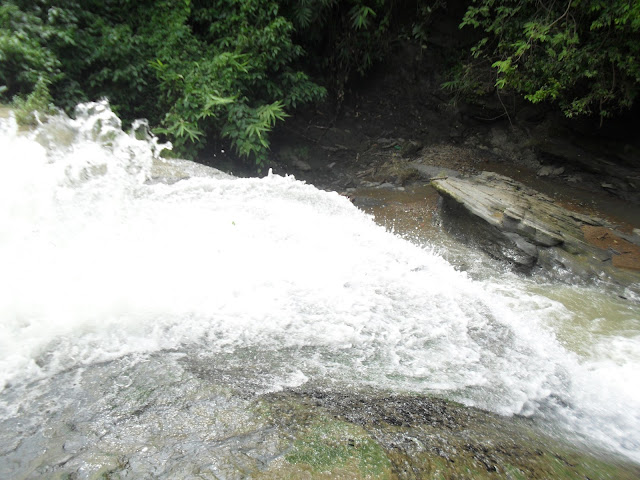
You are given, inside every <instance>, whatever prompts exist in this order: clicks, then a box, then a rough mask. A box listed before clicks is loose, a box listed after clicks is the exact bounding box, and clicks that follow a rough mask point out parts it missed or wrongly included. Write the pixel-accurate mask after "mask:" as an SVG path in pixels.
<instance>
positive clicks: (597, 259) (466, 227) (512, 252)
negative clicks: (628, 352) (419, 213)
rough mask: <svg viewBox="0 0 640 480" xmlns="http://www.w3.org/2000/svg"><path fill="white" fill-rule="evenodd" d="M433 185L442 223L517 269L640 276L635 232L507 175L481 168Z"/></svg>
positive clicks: (588, 275) (626, 277) (639, 249)
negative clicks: (572, 207) (623, 230)
mask: <svg viewBox="0 0 640 480" xmlns="http://www.w3.org/2000/svg"><path fill="white" fill-rule="evenodd" d="M432 185H433V186H434V187H435V189H436V190H437V191H438V193H439V194H440V195H441V197H442V200H443V201H442V202H441V209H440V212H441V216H442V218H443V220H444V224H445V227H446V228H448V229H449V230H450V231H453V232H455V233H457V234H458V235H459V236H461V237H462V238H463V239H465V240H467V241H469V242H472V243H475V244H477V245H478V246H480V247H481V248H482V249H483V250H485V251H486V252H488V253H489V254H490V255H492V256H494V257H497V258H500V259H504V260H507V261H509V262H510V263H512V264H514V265H515V266H516V267H518V269H520V270H525V271H532V270H533V269H534V268H544V269H546V270H547V271H550V272H556V273H565V274H566V273H570V274H572V276H575V275H577V276H579V277H582V278H593V277H598V278H601V277H603V276H608V277H610V278H614V279H616V280H618V279H619V280H624V283H628V282H629V280H631V281H637V280H638V279H639V278H640V276H639V275H637V274H636V272H634V271H633V270H638V269H640V263H638V259H639V258H640V247H638V238H637V237H636V236H628V235H625V234H623V233H621V232H617V231H614V229H613V227H612V226H611V225H609V224H608V223H607V222H606V221H605V220H602V219H600V218H595V217H592V216H589V215H584V214H580V213H577V212H573V211H570V210H567V209H566V208H564V207H561V206H559V205H558V204H557V203H556V202H555V201H554V200H553V199H552V198H550V197H548V196H546V195H543V194H541V193H539V192H537V191H535V190H533V189H531V188H528V187H527V186H525V185H523V184H522V183H519V182H517V181H515V180H513V179H511V178H509V177H505V176H503V175H499V174H496V173H492V172H482V173H480V174H479V175H476V176H473V177H467V178H454V177H446V178H439V179H434V180H433V181H432ZM600 237H602V238H600ZM598 239H599V240H600V241H597V240H598ZM604 239H607V242H603V241H602V240H604ZM614 247H615V248H614ZM618 267H624V268H618Z"/></svg>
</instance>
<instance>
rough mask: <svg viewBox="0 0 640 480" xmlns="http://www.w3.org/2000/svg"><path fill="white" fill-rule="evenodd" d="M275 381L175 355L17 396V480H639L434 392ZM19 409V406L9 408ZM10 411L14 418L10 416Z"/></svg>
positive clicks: (89, 371)
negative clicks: (280, 385) (282, 384)
mask: <svg viewBox="0 0 640 480" xmlns="http://www.w3.org/2000/svg"><path fill="white" fill-rule="evenodd" d="M273 383H274V378H273V374H267V373H261V372H260V371H256V370H255V369H252V370H249V369H243V368H241V367H238V366H237V365H235V366H231V365H229V366H226V367H225V365H220V364H219V362H215V361H214V359H213V358H211V357H208V356H203V355H201V354H198V353H197V352H194V351H188V350H185V351H167V352H160V353H157V354H154V355H150V356H145V357H138V358H133V357H125V358H121V359H119V360H115V361H113V362H104V363H101V364H96V365H92V366H89V367H85V368H74V369H70V370H68V371H65V372H62V373H59V374H57V375H55V376H54V377H52V378H50V379H48V380H45V381H42V382H34V383H32V384H29V385H16V386H13V387H10V388H9V389H7V390H5V392H3V394H2V397H1V400H2V402H3V404H5V405H7V404H9V405H14V406H15V405H17V406H18V408H17V410H16V411H15V412H14V415H12V416H9V417H8V418H7V417H6V416H3V418H5V419H4V420H2V421H1V422H0V445H1V450H0V477H1V478H7V479H9V478H12V479H14V478H15V479H36V478H38V479H40V478H56V479H76V478H78V479H79V478H86V479H120V478H137V479H151V478H154V479H155V478H163V479H174V478H202V479H242V478H258V479H283V478H292V479H303V478H308V479H334V478H342V479H359V478H371V479H423V478H434V479H435V478H442V479H472V478H473V479H477V478H514V479H531V478H570V479H584V478H589V479H609V478H611V479H614V478H615V479H634V478H638V477H639V476H640V466H638V465H632V464H629V463H626V462H625V461H623V460H621V459H617V458H614V457H611V456H605V455H604V454H603V453H602V452H588V451H587V450H586V449H585V448H584V447H576V446H572V445H569V444H566V443H563V442H562V441H560V440H556V439H553V438H550V437H548V436H546V435H544V434H542V433H540V432H538V431H536V429H534V428H533V427H532V425H531V424H530V422H529V421H528V420H527V419H524V418H504V417H500V416H498V415H495V414H491V413H487V412H485V411H481V410H477V409H475V408H468V407H463V406H461V405H459V404H456V403H453V402H449V401H445V400H442V399H440V398H434V397H429V396H424V395H413V394H402V393H390V392H388V391H384V390H378V389H372V388H356V387H353V386H350V385H337V384H332V385H324V384H320V383H315V382H311V383H306V384H303V385H301V386H299V387H288V388H287V387H285V388H283V389H280V390H278V391H269V390H270V389H272V388H273V386H272V385H273ZM7 402H8V403H7ZM5 413H6V412H5Z"/></svg>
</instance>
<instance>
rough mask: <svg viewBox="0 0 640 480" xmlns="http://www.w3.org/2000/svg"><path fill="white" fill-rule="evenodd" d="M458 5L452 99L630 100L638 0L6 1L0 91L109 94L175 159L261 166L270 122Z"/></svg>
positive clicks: (26, 102) (46, 95) (24, 99)
mask: <svg viewBox="0 0 640 480" xmlns="http://www.w3.org/2000/svg"><path fill="white" fill-rule="evenodd" d="M465 11H466V13H465V14H464V15H462V16H461V17H460V18H456V19H455V23H454V24H456V25H457V24H459V25H460V28H461V29H463V33H461V34H460V37H461V38H463V39H468V40H463V42H462V44H463V45H462V54H460V49H461V47H460V45H456V46H454V45H451V46H450V47H447V46H445V49H447V48H450V50H451V51H450V54H449V55H447V57H448V58H449V59H451V58H459V59H460V60H459V61H457V62H456V63H454V64H453V65H451V66H450V67H451V68H450V72H451V73H450V75H449V77H448V79H447V81H446V82H445V83H444V85H443V87H444V89H445V90H447V91H448V92H449V93H450V96H451V98H452V99H453V100H456V99H463V100H465V101H467V102H468V101H474V100H478V99H480V98H482V97H483V96H486V95H496V94H497V96H498V99H500V100H501V99H502V98H503V96H507V95H509V96H512V97H513V96H517V97H518V98H522V99H524V100H526V101H529V102H533V103H545V104H550V105H555V106H556V107H557V108H559V109H561V110H562V111H563V112H564V113H565V114H566V115H567V116H569V117H576V116H596V117H598V116H599V117H600V118H605V117H611V116H614V115H616V114H618V113H619V112H621V111H624V110H628V109H630V108H631V107H632V105H633V102H634V100H635V98H636V96H637V94H638V88H639V85H640V35H638V34H639V33H640V0H614V1H611V2H602V1H600V0H567V1H556V0H544V1H539V0H475V1H471V0H458V1H455V2H444V1H443V0H432V1H429V2H420V1H417V0H368V1H367V0H348V1H342V2H339V1H337V0H279V1H278V0H243V1H238V0H215V1H204V0H180V1H175V0H141V1H132V0H112V1H107V2H103V1H100V2H99V1H96V0H85V1H80V0H67V1H65V2H60V1H56V0H30V1H28V0H8V1H6V2H3V4H2V6H0V95H2V96H3V97H4V100H5V101H13V102H15V103H16V104H17V106H18V107H21V109H22V110H23V111H27V112H28V111H31V110H34V109H37V110H47V109H48V108H50V107H51V106H52V105H54V104H55V105H56V106H58V107H62V108H64V109H66V110H68V111H70V110H71V109H72V108H73V107H74V106H75V105H76V104H77V103H78V102H81V101H88V100H96V99H98V98H102V97H107V98H109V100H110V102H111V104H112V106H113V108H114V110H115V111H116V112H117V113H118V114H119V115H120V116H121V117H122V118H123V119H124V120H125V121H127V120H133V119H135V118H139V117H146V118H148V119H149V121H150V123H151V125H154V126H155V132H156V133H158V134H161V135H165V136H166V137H168V138H169V139H170V140H171V141H172V142H173V143H174V146H175V150H176V152H177V154H178V155H181V156H187V157H194V156H195V155H196V154H197V152H198V151H199V150H200V149H201V148H203V147H204V146H205V144H206V142H207V141H209V142H221V144H222V145H226V144H230V145H231V146H232V147H233V149H234V150H235V152H236V153H237V154H238V156H240V157H242V158H245V159H248V160H249V161H250V162H251V163H253V164H254V165H256V166H257V167H258V169H260V168H262V167H264V166H265V165H266V164H267V153H268V149H269V133H270V132H271V131H272V129H273V128H274V126H275V125H276V123H278V122H280V121H282V120H283V119H284V118H285V117H287V116H288V115H290V114H291V113H292V112H293V111H294V110H295V109H296V108H299V107H301V106H304V105H308V104H312V103H313V102H317V101H319V100H323V99H326V98H330V99H331V101H333V102H334V104H335V105H336V106H339V105H340V104H341V102H342V101H343V99H344V97H345V92H348V88H349V85H351V84H353V83H354V81H356V80H358V79H360V78H363V77H366V76H367V75H368V74H370V72H371V69H372V67H373V66H375V65H377V64H381V63H384V62H385V61H386V60H388V59H389V58H390V56H391V55H394V52H396V51H397V50H398V48H400V47H402V46H403V45H408V44H410V45H412V46H413V48H414V49H415V50H416V51H417V52H422V51H424V50H425V49H427V47H428V45H429V40H430V32H431V29H432V27H433V26H434V25H433V22H434V18H435V16H434V14H438V15H439V16H440V17H442V16H443V15H447V14H448V15H457V14H458V13H457V12H465ZM447 12H448V13H447ZM452 12H456V13H452ZM415 61H416V62H418V61H420V55H418V56H417V57H416V59H415ZM328 92H329V94H330V95H328ZM504 110H505V115H506V116H508V110H507V108H506V107H505V109H504ZM24 121H29V118H28V116H25V118H24Z"/></svg>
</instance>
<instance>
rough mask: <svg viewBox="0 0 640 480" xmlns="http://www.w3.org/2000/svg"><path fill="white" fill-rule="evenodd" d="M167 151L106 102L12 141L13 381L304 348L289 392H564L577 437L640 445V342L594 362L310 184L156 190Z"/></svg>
mask: <svg viewBox="0 0 640 480" xmlns="http://www.w3.org/2000/svg"><path fill="white" fill-rule="evenodd" d="M51 125H53V127H52V126H51ZM54 127H55V128H54ZM51 131H55V132H57V134H58V135H60V132H63V133H64V135H63V136H64V138H66V139H67V140H68V141H66V142H65V143H64V144H62V145H61V144H60V143H59V142H58V141H56V139H55V138H53V137H51ZM159 149H160V147H159V146H158V144H157V142H156V141H155V140H154V139H146V140H136V138H135V136H134V135H128V134H125V133H123V132H122V131H121V130H120V125H119V121H118V120H117V118H116V117H115V116H114V115H113V114H112V113H111V112H110V111H109V110H108V107H107V106H106V105H105V104H92V105H88V106H84V107H82V108H81V111H80V112H79V115H78V119H77V120H69V119H65V118H64V117H60V118H58V119H56V120H55V121H54V122H52V123H51V124H49V126H48V127H41V129H40V130H39V131H37V132H35V133H32V134H29V135H26V136H25V135H18V134H17V132H16V130H15V126H13V127H12V126H11V125H8V124H7V123H5V124H4V125H3V126H2V129H1V134H0V151H2V152H4V153H3V156H2V159H1V160H0V225H2V226H1V227H0V262H1V264H2V270H1V271H0V291H1V292H2V295H1V297H0V382H1V383H0V384H1V385H4V384H5V383H7V382H11V383H20V382H26V381H28V380H30V379H33V378H37V377H42V376H46V375H52V374H55V372H57V371H59V370H60V369H63V368H67V367H69V366H74V365H81V364H84V363H89V362H94V361H101V360H108V359H112V358H117V357H119V356H122V355H124V354H127V353H132V352H152V351H158V350H161V349H166V348H171V349H175V348H182V347H184V346H188V348H196V349H198V350H199V351H203V352H208V353H210V354H212V355H215V354H216V353H219V354H221V355H222V354H225V355H233V352H234V351H235V350H236V349H240V348H256V349H259V350H260V351H261V352H263V353H262V355H263V357H264V359H265V361H269V358H270V354H269V352H273V355H272V356H273V358H274V360H273V362H274V363H273V368H274V369H277V368H278V362H277V361H276V360H275V358H276V357H278V352H282V351H284V350H286V351H287V352H290V355H291V358H290V367H291V368H288V369H287V370H286V371H285V372H281V373H282V374H281V375H280V374H279V373H278V372H274V375H276V376H279V378H282V379H283V380H282V381H281V382H280V383H281V386H282V387H284V386H287V385H299V384H300V383H303V382H305V381H307V379H313V378H322V377H328V378H332V379H342V380H344V381H346V382H362V383H372V384H375V385H382V386H384V387H389V388H396V389H409V390H413V391H419V392H440V393H445V394H447V395H450V396H453V397H454V398H457V399H459V400H461V401H464V402H466V403H468V404H474V405H478V406H481V407H483V408H488V409H491V410H494V411H496V412H499V413H502V414H514V413H520V414H527V415H528V414H535V413H536V412H537V411H538V408H539V406H540V404H541V403H542V402H544V401H545V399H547V398H549V397H550V396H551V395H556V396H560V397H564V398H565V399H566V400H567V402H568V403H571V404H572V410H570V411H569V413H566V412H565V413H561V414H558V415H559V418H560V417H562V416H563V415H564V417H562V418H565V419H566V418H570V419H571V420H566V422H567V423H571V422H574V420H575V418H578V417H580V415H583V416H584V415H592V416H595V417H597V418H596V422H589V423H588V425H587V426H585V421H584V418H582V419H577V420H575V422H574V425H573V427H572V428H574V429H575V430H581V429H582V430H584V431H585V432H587V434H589V435H592V436H598V435H601V436H607V435H609V434H608V433H607V432H608V431H607V430H606V428H605V427H603V426H602V425H605V424H606V423H607V421H608V420H609V419H610V418H612V416H614V417H615V418H616V419H617V420H616V422H617V423H616V425H617V426H616V428H617V429H618V430H619V432H618V433H617V436H616V437H615V439H614V440H613V441H612V444H615V445H614V446H616V448H619V449H622V450H624V449H625V448H626V447H624V446H622V447H620V444H621V440H620V439H621V438H627V437H628V438H631V444H632V445H636V444H637V442H638V435H639V434H638V431H640V428H638V426H639V424H638V418H637V414H636V416H633V415H632V414H628V413H627V412H628V411H629V410H630V409H633V408H635V411H636V412H638V411H640V409H639V408H638V407H639V406H640V402H639V400H638V397H639V395H638V391H637V387H628V384H629V383H630V380H631V376H632V375H633V372H634V369H635V368H636V367H637V358H636V357H633V355H634V353H633V352H634V350H633V348H635V347H633V348H631V349H628V351H627V350H625V349H626V348H627V347H622V346H619V345H618V346H615V345H617V344H616V342H622V343H624V341H623V340H620V339H618V340H615V341H613V342H612V343H610V344H608V345H607V347H606V349H607V351H610V348H611V346H612V345H614V344H615V345H614V346H615V351H617V352H618V353H619V355H620V357H619V358H617V357H616V358H615V359H613V358H609V357H606V358H605V357H603V358H600V357H597V358H596V359H595V360H588V361H581V360H580V359H579V358H578V357H577V356H576V354H573V353H571V352H570V351H568V350H566V349H565V348H564V347H563V346H562V345H561V344H560V342H559V341H558V340H557V339H556V336H555V333H554V331H553V329H552V328H550V327H549V325H553V323H554V322H555V321H558V322H560V321H565V320H566V318H567V317H571V312H569V311H567V309H566V308H565V307H564V306H563V305H562V304H561V303H559V302H557V301H555V300H551V299H549V298H546V297H544V296H541V295H535V294H532V293H527V291H526V288H525V287H524V286H523V285H521V284H518V283H517V281H516V280H514V279H513V278H512V277H509V280H508V281H507V282H504V281H485V282H479V281H472V280H471V279H469V278H468V277H467V276H466V275H465V274H464V273H461V272H458V271H456V270H454V269H453V268H452V267H451V266H450V265H449V264H448V263H447V262H445V261H444V260H443V259H442V258H441V257H439V256H437V255H435V254H433V253H432V252H431V251H430V250H429V249H427V248H423V247H420V246H417V245H414V244H411V243H409V242H407V241H404V240H402V239H400V238H398V237H396V236H394V235H392V234H390V233H388V232H386V231H385V230H384V229H383V228H381V227H379V226H377V225H375V224H374V222H373V221H372V219H371V218H370V217H368V216H367V215H365V214H364V213H362V212H361V211H359V210H357V209H356V208H355V207H354V206H353V205H351V203H350V202H349V201H348V200H347V199H346V198H343V197H341V196H339V195H338V194H336V193H327V192H323V191H319V190H317V189H315V188H314V187H312V186H309V185H305V184H304V183H302V182H299V181H296V180H295V179H294V178H292V177H280V176H277V175H270V176H268V177H266V178H262V179H225V178H206V177H194V178H191V179H189V180H182V181H180V182H177V183H175V184H173V185H164V184H147V183H145V179H146V178H147V177H148V175H149V172H150V168H151V163H152V161H153V158H154V157H156V156H157V154H158V151H159ZM618 347H619V348H618ZM635 351H637V350H635ZM265 352H266V353H265ZM288 354H289V353H288ZM635 371H637V370H635ZM618 381H619V382H625V386H624V387H619V386H618ZM636 383H637V382H636ZM627 388H628V389H629V390H625V389H627ZM608 392H609V393H608ZM610 392H613V393H610ZM613 397H615V398H616V399H617V400H616V401H614V399H613ZM594 406H598V408H599V409H601V410H598V408H595V407H594ZM576 411H577V412H578V415H577V416H575V418H574V416H573V415H574V413H575V412H576ZM581 422H582V423H581ZM598 422H599V423H598ZM594 425H595V426H594ZM594 429H595V430H594ZM593 431H595V432H596V433H593ZM627 453H628V452H627Z"/></svg>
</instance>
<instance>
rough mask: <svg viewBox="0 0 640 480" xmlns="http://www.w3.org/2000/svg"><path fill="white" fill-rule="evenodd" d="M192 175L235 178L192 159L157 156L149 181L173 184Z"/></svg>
mask: <svg viewBox="0 0 640 480" xmlns="http://www.w3.org/2000/svg"><path fill="white" fill-rule="evenodd" d="M192 177H208V178H218V179H232V178H234V177H232V176H231V175H228V174H226V173H224V172H222V171H220V170H218V169H216V168H212V167H207V166H206V165H202V164H200V163H196V162H192V161H190V160H180V159H165V158H156V159H154V161H153V165H152V166H151V172H150V174H149V178H148V179H147V183H166V184H167V185H171V184H173V183H176V182H179V181H180V180H187V179H189V178H192Z"/></svg>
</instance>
